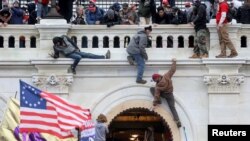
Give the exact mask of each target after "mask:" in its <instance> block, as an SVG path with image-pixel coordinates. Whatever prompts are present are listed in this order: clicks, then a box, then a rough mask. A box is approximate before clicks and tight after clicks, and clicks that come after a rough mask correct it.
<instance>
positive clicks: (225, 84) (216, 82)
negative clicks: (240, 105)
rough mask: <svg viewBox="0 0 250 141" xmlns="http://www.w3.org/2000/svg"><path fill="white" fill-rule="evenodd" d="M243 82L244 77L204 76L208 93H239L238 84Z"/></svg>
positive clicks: (238, 75) (239, 75)
mask: <svg viewBox="0 0 250 141" xmlns="http://www.w3.org/2000/svg"><path fill="white" fill-rule="evenodd" d="M243 82H244V75H243V74H237V75H226V74H222V75H212V74H211V75H206V76H204V83H205V84H206V85H208V93H218V94H226V93H236V94H239V93H240V84H241V83H243Z"/></svg>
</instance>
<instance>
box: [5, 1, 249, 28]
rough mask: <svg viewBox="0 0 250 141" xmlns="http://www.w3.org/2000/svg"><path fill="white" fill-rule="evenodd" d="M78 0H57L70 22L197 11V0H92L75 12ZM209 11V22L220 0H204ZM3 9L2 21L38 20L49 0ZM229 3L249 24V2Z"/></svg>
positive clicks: (165, 18)
mask: <svg viewBox="0 0 250 141" xmlns="http://www.w3.org/2000/svg"><path fill="white" fill-rule="evenodd" d="M74 1H75V0H67V1H66V2H64V1H63V0H57V5H56V9H57V11H58V13H60V14H61V15H62V17H64V18H65V19H66V20H67V23H71V24H89V25H96V24H97V25H99V24H105V25H107V26H108V27H111V26H113V25H118V24H125V25H133V24H141V25H144V24H187V23H190V22H192V19H193V18H194V17H195V16H196V14H197V9H196V7H195V3H194V2H195V0H194V1H192V2H189V1H188V2H185V4H184V5H185V8H184V9H180V8H178V7H177V6H175V1H174V0H160V1H161V4H160V6H159V7H156V2H155V1H156V0H138V4H129V3H119V2H115V3H114V4H112V5H111V6H110V7H109V8H108V9H107V10H104V9H102V8H101V7H99V6H98V5H97V4H96V0H89V3H88V4H87V5H86V4H85V5H84V6H83V5H81V4H78V2H76V4H77V7H76V12H75V14H73V13H74V12H73V11H74V10H73V2H74ZM202 4H204V8H205V11H206V13H207V14H206V23H208V22H209V20H210V19H212V18H215V17H216V12H217V11H218V8H217V7H218V5H219V0H204V1H202ZM2 5H3V6H2V8H1V10H0V24H1V25H3V26H6V25H7V24H36V23H39V21H40V20H41V19H42V18H45V17H46V16H47V14H48V11H49V9H50V7H49V0H34V1H31V2H29V3H28V4H27V5H26V6H27V7H26V8H23V7H21V6H20V3H19V1H18V0H15V1H14V2H13V3H3V4H2ZM229 7H230V9H231V11H233V18H234V19H236V20H237V22H238V23H243V24H250V12H249V11H250V4H249V3H245V4H242V2H240V1H239V0H233V1H232V2H231V3H230V4H229Z"/></svg>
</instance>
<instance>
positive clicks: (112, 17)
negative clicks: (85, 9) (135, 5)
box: [102, 9, 121, 27]
mask: <svg viewBox="0 0 250 141" xmlns="http://www.w3.org/2000/svg"><path fill="white" fill-rule="evenodd" d="M120 23H121V18H120V15H119V14H118V13H116V12H115V11H114V10H112V9H109V10H108V11H107V13H106V15H105V16H104V17H103V21H102V24H106V25H107V27H111V26H113V25H117V24H120Z"/></svg>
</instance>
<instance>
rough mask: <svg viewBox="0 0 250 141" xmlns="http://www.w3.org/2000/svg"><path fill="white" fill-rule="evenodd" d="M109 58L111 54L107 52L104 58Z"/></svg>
mask: <svg viewBox="0 0 250 141" xmlns="http://www.w3.org/2000/svg"><path fill="white" fill-rule="evenodd" d="M110 57H111V53H110V51H109V50H108V51H107V53H106V54H105V58H106V59H110Z"/></svg>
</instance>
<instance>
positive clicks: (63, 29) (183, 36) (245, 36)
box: [0, 22, 250, 60]
mask: <svg viewBox="0 0 250 141" xmlns="http://www.w3.org/2000/svg"><path fill="white" fill-rule="evenodd" d="M207 26H208V29H209V35H208V36H207V40H208V42H207V47H208V49H209V58H214V56H215V55H217V54H219V52H220V49H219V41H218V35H217V31H216V26H215V24H212V23H210V24H208V25H207ZM140 29H143V26H138V25H129V26H128V25H115V26H113V27H111V28H107V27H106V25H99V26H96V25H69V24H64V23H62V24H60V22H59V24H57V25H51V24H48V23H46V22H45V23H44V24H37V25H9V26H8V27H5V28H0V31H1V32H0V50H1V52H2V53H1V54H2V55H1V56H0V59H1V60H9V59H14V60H15V59H17V58H18V59H24V60H26V59H45V58H50V57H49V55H48V53H50V52H52V46H53V43H52V38H53V37H54V36H60V35H68V36H69V37H71V38H72V39H73V40H74V41H76V43H77V45H78V46H79V47H80V48H82V49H81V50H82V51H85V52H91V53H96V54H104V53H105V52H106V51H107V50H108V49H109V50H110V51H111V53H112V59H115V60H116V59H117V60H123V59H126V55H127V53H126V49H125V48H126V46H127V44H128V42H129V40H130V39H131V38H132V37H133V35H134V34H135V33H136V32H137V31H138V30H140ZM249 33H250V25H242V24H232V25H229V34H230V38H231V39H232V41H233V43H234V45H235V46H236V48H237V50H238V51H239V57H243V58H245V57H248V54H249V53H250V50H249V49H248V47H249V46H250V43H249V38H250V34H249ZM194 34H195V32H194V29H193V27H192V26H191V25H189V24H185V25H157V26H154V27H153V31H152V34H151V36H152V38H151V40H152V43H151V47H149V48H147V52H148V55H149V58H151V59H156V60H158V59H166V58H171V57H178V58H182V59H185V58H188V57H189V56H190V55H191V54H192V50H193V46H194Z"/></svg>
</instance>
